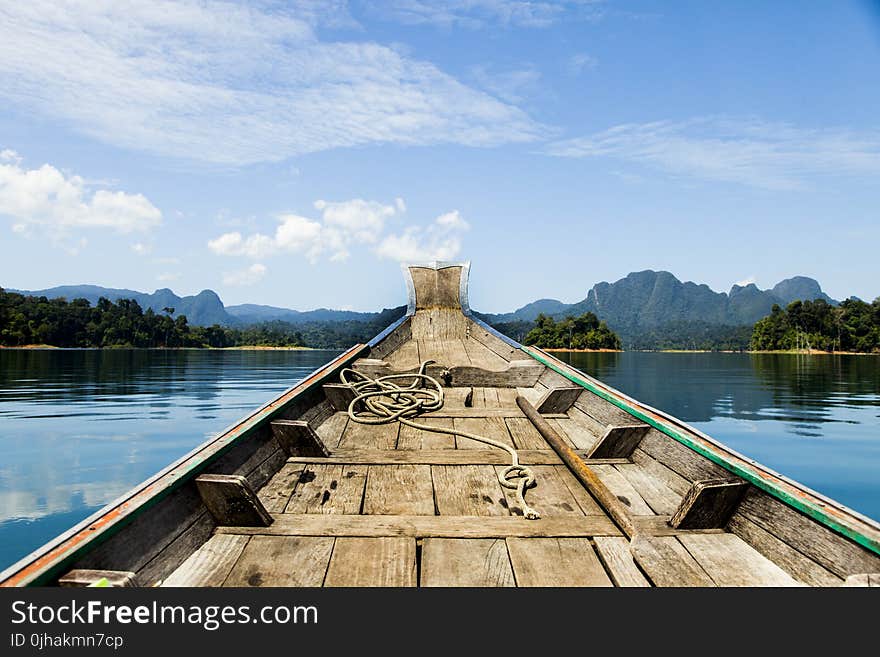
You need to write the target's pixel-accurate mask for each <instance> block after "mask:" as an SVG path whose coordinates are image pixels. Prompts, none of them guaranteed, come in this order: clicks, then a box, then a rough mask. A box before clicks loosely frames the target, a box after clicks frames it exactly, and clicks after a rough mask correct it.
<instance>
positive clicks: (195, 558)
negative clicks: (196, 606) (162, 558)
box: [162, 534, 250, 586]
mask: <svg viewBox="0 0 880 657" xmlns="http://www.w3.org/2000/svg"><path fill="white" fill-rule="evenodd" d="M249 540H250V537H248V536H239V535H236V534H217V535H215V536H212V537H211V538H210V539H208V541H206V542H205V543H204V545H202V546H201V547H200V548H199V549H198V550H196V551H195V552H193V553H192V554H191V555H190V557H189V558H188V559H187V560H186V561H184V562H183V563H182V564H181V565H180V566H178V568H177V569H176V570H175V571H174V572H173V573H171V574H170V575H169V576H168V577H167V578H166V579H165V581H164V582H163V583H162V586H222V585H223V582H225V581H226V578H227V577H229V573H230V572H231V571H232V567H233V566H235V562H236V561H238V558H239V557H240V556H241V553H242V551H244V548H245V546H246V545H247V543H248V541H249Z"/></svg>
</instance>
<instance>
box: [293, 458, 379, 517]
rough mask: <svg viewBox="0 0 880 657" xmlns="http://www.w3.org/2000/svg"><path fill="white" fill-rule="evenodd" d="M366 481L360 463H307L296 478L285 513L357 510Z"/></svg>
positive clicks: (355, 511)
mask: <svg viewBox="0 0 880 657" xmlns="http://www.w3.org/2000/svg"><path fill="white" fill-rule="evenodd" d="M366 480H367V467H366V466H362V465H309V466H308V467H307V468H306V469H305V470H304V471H303V472H302V473H301V474H300V475H299V478H298V479H297V483H296V488H294V490H293V493H292V494H291V496H290V500H289V501H288V503H287V506H286V507H285V512H286V513H321V514H328V513H360V510H361V504H362V500H363V496H364V486H365V484H366Z"/></svg>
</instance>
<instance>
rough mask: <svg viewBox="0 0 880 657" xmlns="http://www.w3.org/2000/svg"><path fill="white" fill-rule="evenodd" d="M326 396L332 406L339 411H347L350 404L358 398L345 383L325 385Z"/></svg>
mask: <svg viewBox="0 0 880 657" xmlns="http://www.w3.org/2000/svg"><path fill="white" fill-rule="evenodd" d="M324 395H326V397H327V401H328V402H330V405H331V406H332V407H333V408H334V409H335V410H337V411H347V410H348V406H349V404H351V402H352V401H353V400H354V398H355V396H356V395H355V392H354V390H353V389H352V388H351V387H350V386H347V385H345V384H344V383H325V384H324Z"/></svg>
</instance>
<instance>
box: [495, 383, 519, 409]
mask: <svg viewBox="0 0 880 657" xmlns="http://www.w3.org/2000/svg"><path fill="white" fill-rule="evenodd" d="M495 392H496V393H498V403H499V404H501V408H503V409H507V410H509V411H512V412H515V413H520V414H522V411H521V410H520V408H519V406H517V405H516V394H517V393H516V388H495Z"/></svg>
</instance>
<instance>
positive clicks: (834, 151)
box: [547, 117, 880, 190]
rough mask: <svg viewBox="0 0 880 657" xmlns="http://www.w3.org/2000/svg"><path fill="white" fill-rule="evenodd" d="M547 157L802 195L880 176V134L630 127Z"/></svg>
mask: <svg viewBox="0 0 880 657" xmlns="http://www.w3.org/2000/svg"><path fill="white" fill-rule="evenodd" d="M547 151H548V153H549V154H551V155H557V156H560V157H575V158H586V157H611V158H617V159H621V160H626V161H630V162H634V163H637V164H641V165H645V166H648V167H651V168H654V169H659V170H662V171H665V172H668V173H671V174H674V175H682V176H689V177H694V178H702V179H705V180H713V181H723V182H733V183H740V184H744V185H752V186H755V187H763V188H766V189H775V190H792V189H799V188H801V187H803V186H804V184H805V182H806V180H807V179H808V178H810V177H813V176H837V175H842V176H856V177H857V176H868V177H871V176H877V175H880V131H876V130H873V131H862V132H856V131H849V130H840V129H827V128H826V129H804V128H798V127H795V126H793V125H790V124H787V123H769V122H765V121H761V120H757V119H731V118H722V117H706V118H697V119H691V120H689V121H678V122H675V121H660V122H655V123H642V124H635V123H630V124H624V125H619V126H615V127H613V128H611V129H609V130H605V131H603V132H599V133H596V134H593V135H590V136H588V137H582V138H578V139H568V140H564V141H559V142H556V143H554V144H551V145H550V146H549V147H548V149H547Z"/></svg>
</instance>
